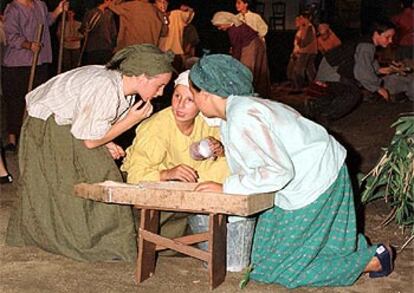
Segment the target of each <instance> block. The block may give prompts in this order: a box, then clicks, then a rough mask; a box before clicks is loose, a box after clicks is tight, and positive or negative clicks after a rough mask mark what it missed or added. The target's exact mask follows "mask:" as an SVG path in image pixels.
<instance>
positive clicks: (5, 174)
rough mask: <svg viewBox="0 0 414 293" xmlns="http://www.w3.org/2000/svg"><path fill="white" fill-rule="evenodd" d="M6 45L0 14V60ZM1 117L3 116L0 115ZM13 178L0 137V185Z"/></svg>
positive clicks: (0, 105)
mask: <svg viewBox="0 0 414 293" xmlns="http://www.w3.org/2000/svg"><path fill="white" fill-rule="evenodd" d="M5 43H6V35H5V33H4V23H3V15H2V14H0V60H1V59H2V55H3V46H4V45H5ZM0 69H1V67H0ZM0 113H1V114H3V90H2V86H1V70H0ZM1 116H3V115H1ZM2 125H3V117H2V118H1V119H0V133H1V132H2V131H3V128H2V127H1V126H2ZM12 182H13V176H12V175H11V174H10V173H9V171H8V170H7V168H6V164H5V155H4V150H3V140H2V138H1V135H0V184H6V183H12Z"/></svg>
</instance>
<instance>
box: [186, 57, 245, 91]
mask: <svg viewBox="0 0 414 293" xmlns="http://www.w3.org/2000/svg"><path fill="white" fill-rule="evenodd" d="M190 80H191V82H192V83H193V84H194V85H195V86H197V87H198V88H200V89H202V90H204V91H207V92H209V93H212V94H215V95H218V96H220V97H223V98H227V97H228V96H230V95H235V96H249V95H252V94H253V85H252V82H253V75H252V72H251V71H250V70H249V69H248V68H247V67H246V66H244V65H243V64H241V63H240V62H239V61H238V60H236V59H234V58H233V57H231V56H230V55H225V54H213V55H207V56H204V57H203V58H201V59H200V60H199V61H198V62H197V63H196V64H194V66H193V67H192V68H191V71H190Z"/></svg>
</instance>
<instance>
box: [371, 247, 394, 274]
mask: <svg viewBox="0 0 414 293" xmlns="http://www.w3.org/2000/svg"><path fill="white" fill-rule="evenodd" d="M375 256H376V257H377V258H378V259H379V261H380V264H381V270H380V271H378V272H370V273H369V277H370V278H381V277H385V276H388V275H389V274H391V272H392V271H393V270H394V252H393V249H392V247H390V248H388V247H387V246H385V245H384V244H379V245H378V247H377V251H376V253H375Z"/></svg>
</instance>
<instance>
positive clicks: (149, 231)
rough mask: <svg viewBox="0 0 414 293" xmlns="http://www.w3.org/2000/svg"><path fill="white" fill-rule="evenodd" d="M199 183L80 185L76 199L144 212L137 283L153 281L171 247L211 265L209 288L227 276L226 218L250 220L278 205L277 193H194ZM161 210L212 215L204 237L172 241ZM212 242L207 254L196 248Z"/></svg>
mask: <svg viewBox="0 0 414 293" xmlns="http://www.w3.org/2000/svg"><path fill="white" fill-rule="evenodd" d="M196 185H197V184H195V183H182V182H142V183H140V184H136V185H132V184H126V183H118V182H111V181H107V182H103V183H96V184H86V183H81V184H78V185H76V186H75V195H77V196H80V197H83V198H86V199H91V200H95V201H102V202H106V203H116V204H127V205H133V206H134V207H135V208H137V209H140V210H141V217H140V218H141V219H140V226H139V230H138V239H137V246H138V247H137V248H138V257H137V266H136V280H137V282H138V283H141V282H142V281H144V280H146V279H148V278H149V277H151V276H152V275H153V274H154V272H155V263H156V253H157V251H160V250H165V249H172V250H174V251H177V252H180V253H182V254H184V255H188V256H191V257H194V258H197V259H199V260H202V261H205V262H207V264H208V272H209V285H210V289H214V288H216V287H217V286H219V285H220V284H221V283H222V282H223V281H224V279H225V276H226V235H227V229H226V222H227V221H226V220H227V216H226V215H239V216H249V215H253V214H256V213H258V212H260V211H263V210H266V209H268V208H271V207H272V206H273V202H274V201H273V200H274V195H273V194H270V193H268V194H253V195H248V196H247V195H234V194H224V193H213V192H195V191H193V190H194V188H195V186H196ZM160 211H173V212H187V213H195V214H208V215H209V230H208V232H205V233H199V234H193V235H188V236H184V237H180V238H176V239H169V238H165V237H162V236H160V235H158V231H159V214H160ZM203 241H208V251H204V250H201V249H199V248H196V247H193V246H191V245H193V244H196V243H199V242H203Z"/></svg>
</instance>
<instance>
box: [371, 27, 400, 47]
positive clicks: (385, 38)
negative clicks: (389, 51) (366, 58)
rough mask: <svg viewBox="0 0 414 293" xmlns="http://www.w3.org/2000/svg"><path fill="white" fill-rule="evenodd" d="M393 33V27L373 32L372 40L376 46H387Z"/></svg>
mask: <svg viewBox="0 0 414 293" xmlns="http://www.w3.org/2000/svg"><path fill="white" fill-rule="evenodd" d="M394 35H395V30H394V29H388V30H386V31H384V32H382V33H380V34H379V33H378V32H374V36H373V38H374V42H375V44H376V45H377V46H381V47H383V48H386V47H388V45H390V44H391V43H392V38H393V37H394Z"/></svg>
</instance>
